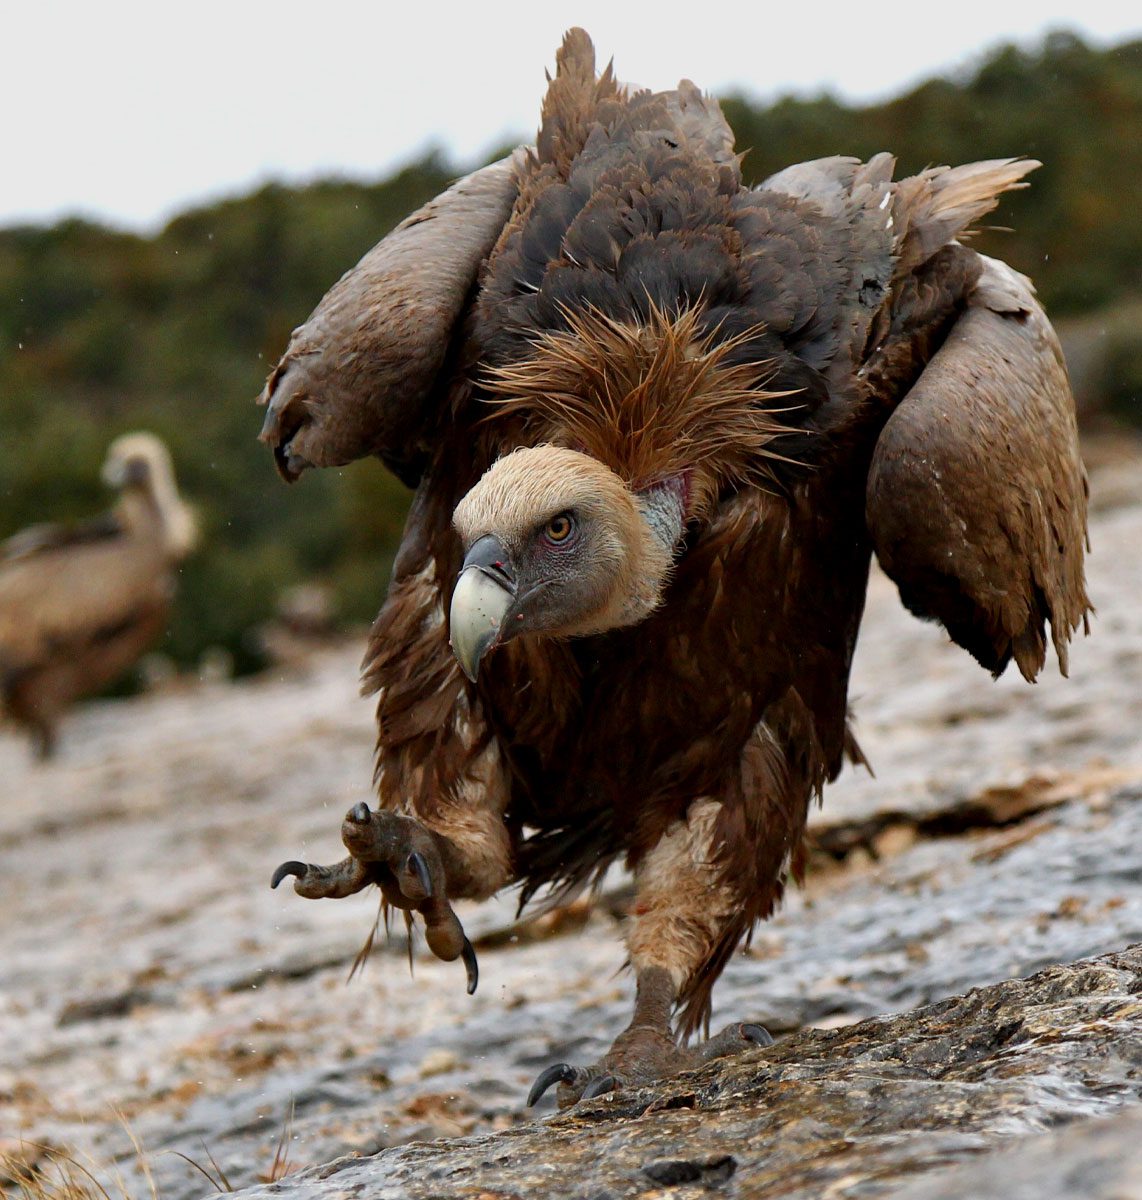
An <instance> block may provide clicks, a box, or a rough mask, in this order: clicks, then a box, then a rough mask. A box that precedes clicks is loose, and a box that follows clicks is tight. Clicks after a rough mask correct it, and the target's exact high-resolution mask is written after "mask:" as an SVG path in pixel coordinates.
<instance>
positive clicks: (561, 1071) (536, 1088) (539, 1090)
mask: <svg viewBox="0 0 1142 1200" xmlns="http://www.w3.org/2000/svg"><path fill="white" fill-rule="evenodd" d="M577 1078H578V1075H577V1074H576V1072H575V1068H574V1067H573V1066H572V1065H571V1064H570V1063H554V1064H553V1065H552V1066H550V1067H548V1068H547V1069H546V1070H544V1071H543V1072H542V1073H541V1074H540V1076H539V1078H538V1079H537V1080H536V1081H535V1082H534V1083H533V1084H532V1085H531V1091H530V1092H528V1094H527V1107H528V1108H534V1107H535V1106H536V1104H538V1103H539V1099H540V1097H541V1096H542V1095H543V1093H544V1092H546V1091H547V1089H548V1088H549V1087H551V1085H552V1084H555V1083H574V1082H575V1080H576V1079H577Z"/></svg>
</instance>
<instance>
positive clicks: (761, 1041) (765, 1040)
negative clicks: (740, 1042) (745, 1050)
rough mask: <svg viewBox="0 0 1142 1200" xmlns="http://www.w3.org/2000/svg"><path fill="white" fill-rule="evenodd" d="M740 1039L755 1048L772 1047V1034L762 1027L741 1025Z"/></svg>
mask: <svg viewBox="0 0 1142 1200" xmlns="http://www.w3.org/2000/svg"><path fill="white" fill-rule="evenodd" d="M741 1032H742V1037H743V1038H745V1040H746V1041H747V1042H753V1043H754V1045H756V1046H772V1045H773V1034H772V1033H770V1032H769V1030H768V1029H766V1028H765V1027H764V1026H763V1025H743V1026H742V1031H741Z"/></svg>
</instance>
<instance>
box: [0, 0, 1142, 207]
mask: <svg viewBox="0 0 1142 1200" xmlns="http://www.w3.org/2000/svg"><path fill="white" fill-rule="evenodd" d="M1132 8H1133V9H1134V10H1135V13H1136V14H1138V9H1137V6H1136V5H1133V4H1129V3H1126V2H1125V0H1085V2H1084V3H1078V2H1077V0H1072V2H1070V3H1060V2H1058V0H991V2H989V3H980V2H979V0H963V2H960V3H953V2H949V0H944V2H943V3H940V4H933V5H927V4H924V3H919V4H917V3H909V4H906V5H905V4H883V3H876V2H875V0H863V2H861V3H856V2H852V3H847V4H845V5H844V6H843V7H842V6H836V7H835V8H833V7H831V6H830V5H829V4H828V3H822V2H821V0H817V2H816V3H804V2H801V3H798V2H797V0H786V2H784V3H781V4H770V3H766V0H751V2H750V3H748V4H734V3H728V2H725V0H723V2H718V0H708V2H706V3H699V2H695V0H690V2H689V3H687V4H686V5H684V6H683V5H681V4H677V5H675V4H671V3H669V2H667V0H605V2H604V0H581V2H580V3H544V2H543V0H516V2H514V3H499V2H491V0H487V2H481V0H471V2H469V3H464V4H458V5H450V4H447V3H442V0H435V2H432V3H428V2H425V0H373V2H371V3H355V2H352V0H307V2H306V3H304V4H302V3H293V2H292V0H279V2H278V3H273V4H269V3H245V2H243V0H229V2H226V3H222V2H219V0H192V2H191V3H184V4H178V5H175V4H170V3H165V2H164V0H146V2H145V3H144V2H142V0H98V2H87V0H84V2H82V3H80V2H74V3H63V2H62V0H22V2H16V3H12V4H8V5H5V7H4V17H3V20H2V21H0V113H2V114H3V115H2V118H0V224H10V223H12V222H14V221H17V220H37V221H43V220H51V219H55V218H57V217H59V216H62V215H65V214H72V213H82V214H84V215H87V216H91V217H96V218H100V219H102V220H105V221H108V222H110V223H113V224H117V225H121V226H124V227H129V228H138V229H147V228H154V227H155V226H156V225H157V224H159V223H160V222H161V221H163V220H164V219H165V218H167V217H169V216H170V215H172V214H173V213H174V212H177V211H178V210H179V209H181V208H184V207H186V206H187V205H188V204H191V203H195V202H199V201H202V200H208V199H213V198H215V197H217V196H220V195H227V194H234V193H237V192H241V191H244V190H246V189H248V188H250V187H251V186H254V185H255V184H257V183H259V182H262V181H264V180H267V179H285V180H290V181H296V180H308V179H312V178H314V177H317V176H320V175H325V174H330V173H338V174H347V175H352V176H355V177H361V178H372V177H376V176H377V175H379V174H381V173H383V172H384V171H385V170H387V169H388V168H390V167H391V166H394V165H396V164H399V163H400V162H402V161H407V160H408V159H410V158H412V157H414V156H415V155H416V154H417V153H418V152H420V151H421V150H423V149H424V148H426V147H427V146H429V145H432V144H435V145H438V146H440V147H442V148H443V149H445V150H446V151H447V152H448V153H450V154H451V155H452V156H453V157H454V158H455V159H456V160H458V161H461V162H464V161H466V160H472V159H474V158H476V157H477V156H478V155H479V154H480V153H481V152H482V151H484V150H485V149H487V148H489V147H491V146H494V145H496V144H497V143H500V142H502V141H503V140H504V139H505V138H507V137H509V136H516V135H527V136H530V134H531V132H532V131H533V130H534V127H535V123H536V118H537V115H538V105H539V99H540V96H541V95H542V91H543V71H544V68H545V67H549V66H551V65H552V62H553V52H554V49H555V46H556V45H557V43H558V41H559V38H560V36H561V34H562V31H563V29H564V28H566V27H567V26H568V25H571V24H581V25H584V26H585V27H586V28H587V29H588V30H589V31H590V32H591V34H592V36H593V37H594V39H595V44H596V47H597V48H598V50H599V54H600V60H601V61H605V59H606V58H608V57H610V56H611V55H613V56H614V58H615V63H616V67H617V71H618V75H619V78H620V79H622V80H624V81H633V82H638V83H642V84H647V85H650V86H653V87H656V88H661V87H667V86H672V85H673V84H674V83H675V82H676V81H677V80H678V78H679V77H681V76H688V77H690V78H692V79H693V80H694V81H695V82H696V83H698V84H699V85H700V86H701V87H703V88H705V89H707V90H709V91H714V92H723V93H724V92H726V91H729V90H745V91H748V92H750V93H752V94H754V95H756V96H759V97H762V98H768V97H772V96H774V95H775V94H777V93H779V92H783V91H790V90H795V91H797V92H801V93H811V92H815V91H819V90H820V89H822V88H830V89H832V90H833V91H836V92H838V93H840V94H841V95H842V96H844V97H847V98H850V99H861V100H866V99H873V98H878V97H883V96H886V95H890V94H893V93H896V92H898V91H900V90H902V89H903V88H904V87H906V86H907V85H908V84H910V83H914V82H916V81H917V80H919V79H921V78H923V77H925V76H927V75H930V74H932V73H933V72H935V71H939V70H947V69H954V68H957V67H959V66H961V65H963V64H964V63H966V62H970V61H971V60H972V59H973V58H974V57H976V56H977V55H978V54H979V53H980V52H981V51H982V50H983V49H984V48H985V47H987V46H990V45H992V44H994V43H995V42H997V41H1001V40H1005V39H1008V40H1010V39H1014V40H1018V41H1020V42H1023V43H1031V42H1033V41H1034V40H1035V39H1036V38H1037V37H1038V36H1039V35H1040V34H1041V33H1042V32H1043V31H1045V30H1046V29H1051V28H1061V27H1065V28H1069V29H1073V30H1075V31H1076V32H1079V33H1080V34H1082V35H1084V36H1086V37H1088V38H1090V39H1092V40H1094V41H1096V42H1098V43H1100V44H1108V43H1111V42H1115V41H1119V40H1121V39H1124V38H1126V37H1128V36H1131V35H1132V34H1137V33H1138V32H1139V31H1142V15H1135V16H1133V18H1132V17H1131V16H1130V10H1131V9H1132ZM1012 150H1013V152H1017V151H1018V150H1019V147H1017V146H1016V147H1012Z"/></svg>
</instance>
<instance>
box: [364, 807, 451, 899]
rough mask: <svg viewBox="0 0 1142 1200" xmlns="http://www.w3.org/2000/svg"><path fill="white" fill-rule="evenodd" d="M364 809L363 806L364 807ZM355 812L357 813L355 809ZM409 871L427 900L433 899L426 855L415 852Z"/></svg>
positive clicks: (411, 857)
mask: <svg viewBox="0 0 1142 1200" xmlns="http://www.w3.org/2000/svg"><path fill="white" fill-rule="evenodd" d="M362 807H363V806H362ZM354 811H356V810H355V809H354ZM406 866H407V868H408V870H409V871H410V872H411V873H412V874H413V875H415V876H416V879H417V882H418V883H419V884H420V887H421V891H423V892H424V898H425V899H426V900H431V899H432V876H431V875H430V874H429V873H428V863H426V862H425V861H424V855H423V854H421V853H420V851H419V850H414V851H413V852H412V853H411V854H410V855H409V856H408V862H407V864H406Z"/></svg>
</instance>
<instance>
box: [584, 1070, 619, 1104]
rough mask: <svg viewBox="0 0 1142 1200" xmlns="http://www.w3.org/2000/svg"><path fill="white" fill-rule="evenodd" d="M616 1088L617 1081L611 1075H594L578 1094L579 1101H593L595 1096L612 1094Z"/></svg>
mask: <svg viewBox="0 0 1142 1200" xmlns="http://www.w3.org/2000/svg"><path fill="white" fill-rule="evenodd" d="M617 1086H618V1083H617V1080H616V1079H615V1077H614V1076H613V1075H596V1076H595V1078H594V1079H592V1080H590V1082H588V1084H587V1086H586V1087H585V1088H584V1089H583V1091H582V1092H581V1093H580V1095H579V1099H580V1100H594V1098H595V1097H596V1096H602V1095H604V1094H605V1093H606V1092H613V1091H614V1090H615V1088H616V1087H617Z"/></svg>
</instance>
